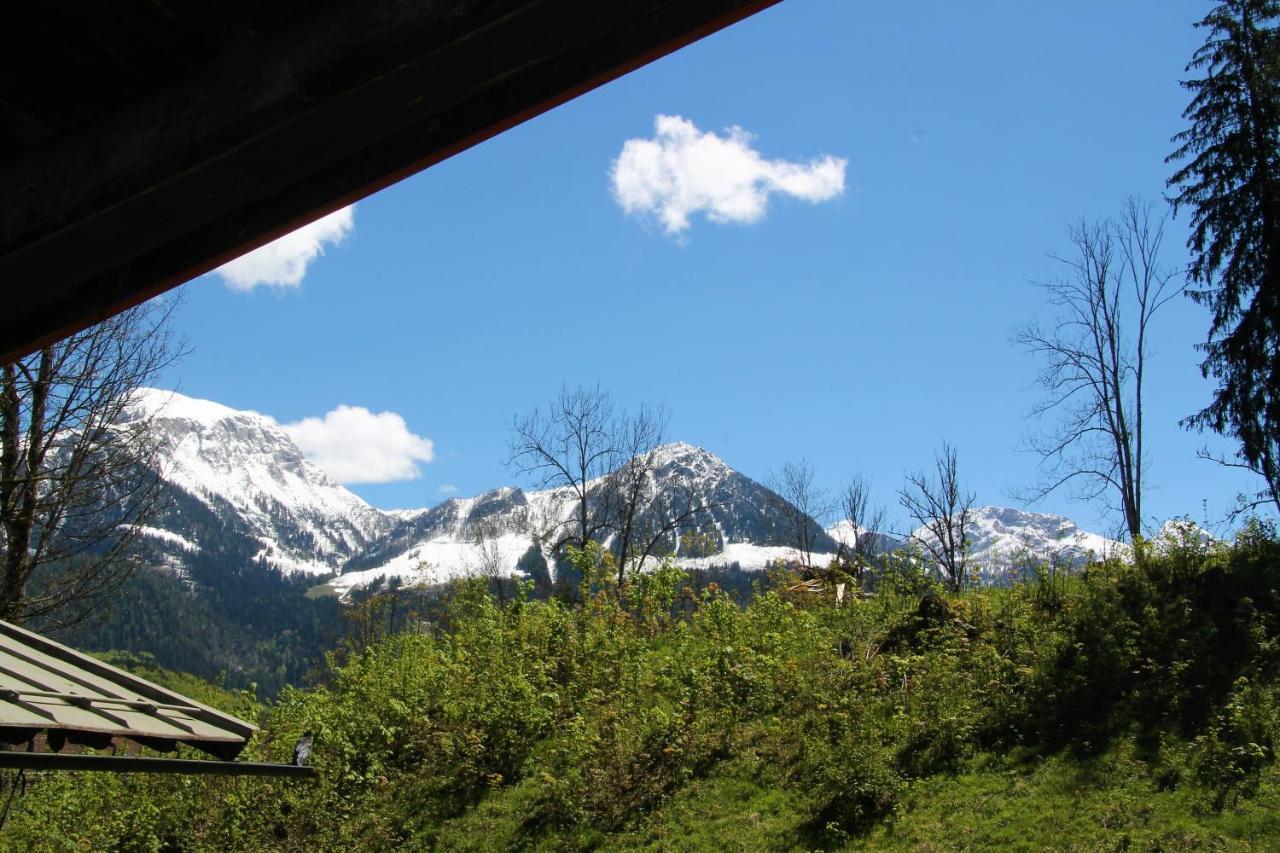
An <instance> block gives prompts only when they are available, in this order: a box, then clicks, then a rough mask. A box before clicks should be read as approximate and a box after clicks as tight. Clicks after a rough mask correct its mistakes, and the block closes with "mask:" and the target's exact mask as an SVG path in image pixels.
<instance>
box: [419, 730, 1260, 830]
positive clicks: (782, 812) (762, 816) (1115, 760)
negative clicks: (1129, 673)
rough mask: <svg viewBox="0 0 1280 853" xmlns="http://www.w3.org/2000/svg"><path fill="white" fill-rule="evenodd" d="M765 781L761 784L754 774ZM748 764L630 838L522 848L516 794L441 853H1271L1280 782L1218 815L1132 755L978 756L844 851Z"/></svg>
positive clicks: (491, 800)
mask: <svg viewBox="0 0 1280 853" xmlns="http://www.w3.org/2000/svg"><path fill="white" fill-rule="evenodd" d="M762 770H763V772H762ZM768 775H769V769H768V768H761V767H759V766H755V767H752V766H749V765H747V764H745V763H743V762H734V763H733V764H730V765H727V766H723V767H720V768H719V769H718V770H717V771H716V772H714V773H713V774H712V775H710V776H708V777H707V778H704V779H699V780H696V781H694V782H691V783H690V784H688V785H687V786H685V787H684V788H683V789H681V790H680V791H678V792H676V793H675V794H674V795H673V796H671V797H670V798H669V799H668V800H667V801H666V802H665V803H664V804H663V805H662V806H660V807H659V808H658V809H656V810H655V811H654V812H652V813H651V814H647V815H643V816H641V817H640V818H639V819H638V820H637V821H636V824H635V825H634V826H633V827H632V828H630V829H629V830H628V831H624V832H620V833H617V834H611V835H605V834H599V833H593V832H590V831H589V830H585V831H579V832H578V833H577V834H576V835H574V836H572V837H565V836H555V837H546V836H544V837H541V838H534V837H530V836H529V835H528V834H527V832H525V831H523V830H522V821H523V820H524V819H525V818H526V816H527V815H528V814H529V811H528V809H529V805H530V802H529V800H530V797H529V795H528V793H527V792H526V791H522V790H521V787H520V786H517V787H515V788H512V789H508V790H506V791H504V792H502V793H501V794H498V795H493V796H490V797H488V798H486V799H485V800H483V801H482V802H481V803H480V804H479V805H478V806H477V807H476V808H474V809H473V810H471V811H470V812H468V813H467V814H465V815H463V816H462V817H460V818H457V819H455V820H454V821H451V822H450V824H449V825H448V827H447V828H446V829H445V831H444V832H443V833H442V835H441V837H440V845H439V846H440V847H441V848H442V849H448V850H501V849H519V848H522V847H525V846H532V847H534V848H537V849H546V850H558V849H579V848H584V847H585V848H592V847H595V848H599V849H608V850H670V851H679V850H725V851H755V850H808V849H850V850H862V849H866V850H914V851H943V850H972V849H990V850H1027V851H1040V850H1116V849H1135V850H1166V851H1173V850H1276V849H1280V773H1277V771H1276V770H1275V769H1274V768H1273V769H1272V770H1271V771H1269V772H1268V773H1267V775H1266V777H1265V778H1264V781H1263V784H1262V786H1261V788H1260V789H1259V791H1258V792H1257V794H1255V795H1254V796H1253V797H1252V798H1250V799H1247V800H1242V801H1241V802H1240V803H1238V804H1237V805H1236V807H1234V808H1231V809H1228V810H1225V811H1223V812H1214V811H1213V810H1212V809H1210V808H1208V803H1209V799H1210V795H1209V794H1208V793H1207V792H1205V791H1202V790H1199V789H1197V788H1195V787H1192V786H1186V785H1184V786H1181V787H1179V788H1177V789H1175V790H1160V789H1159V788H1158V786H1157V785H1156V784H1155V783H1154V782H1153V780H1152V779H1151V777H1150V776H1149V775H1148V773H1147V768H1146V767H1145V765H1144V764H1143V762H1141V761H1140V760H1138V759H1136V758H1134V757H1133V756H1132V749H1131V745H1129V744H1121V745H1120V746H1118V747H1117V748H1115V749H1113V750H1112V751H1110V752H1109V753H1107V754H1106V755H1103V756H1090V757H1080V756H1075V755H1072V754H1070V753H1061V754H1058V755H1053V756H1048V757H1044V758H1038V757H1026V758H1023V759H1020V760H1015V759H1010V758H1005V757H996V756H992V755H982V756H979V757H977V758H975V759H974V760H973V761H971V762H969V763H968V765H967V766H966V767H964V768H963V769H961V770H959V771H958V772H956V773H950V774H939V775H935V776H931V777H928V778H926V779H923V780H920V781H918V782H916V783H915V784H914V785H913V786H912V788H911V790H910V792H909V793H908V794H907V796H906V797H905V798H904V800H903V802H902V804H901V805H900V806H899V808H898V810H897V811H896V813H895V814H894V815H892V816H891V817H889V818H888V819H886V820H884V821H882V822H880V823H879V824H877V825H876V826H875V827H873V828H872V829H871V831H870V832H868V833H866V834H863V835H858V836H853V837H850V836H848V835H844V834H842V833H840V832H839V831H838V830H835V831H831V830H827V831H824V830H823V828H820V827H814V826H812V825H811V814H812V808H813V804H812V803H810V802H808V801H806V798H805V797H804V796H803V794H801V793H798V792H796V791H794V790H789V789H786V788H782V787H780V786H777V785H775V784H772V782H771V781H770V780H769V779H768Z"/></svg>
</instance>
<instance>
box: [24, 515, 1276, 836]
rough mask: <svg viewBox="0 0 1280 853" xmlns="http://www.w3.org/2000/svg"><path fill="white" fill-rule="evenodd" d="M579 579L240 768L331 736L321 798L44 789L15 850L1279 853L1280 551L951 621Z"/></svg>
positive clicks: (1002, 602) (365, 661) (167, 782)
mask: <svg viewBox="0 0 1280 853" xmlns="http://www.w3.org/2000/svg"><path fill="white" fill-rule="evenodd" d="M576 562H577V565H578V568H579V570H580V571H581V572H582V576H583V585H582V587H581V594H580V596H579V597H578V599H577V600H576V601H573V602H565V601H562V600H559V599H554V598H553V599H551V600H546V601H537V600H532V599H530V598H529V597H528V596H527V595H518V596H516V597H515V598H514V600H510V599H509V600H508V601H507V602H506V604H505V606H500V605H499V604H498V602H497V600H496V599H495V598H493V597H492V596H491V595H490V594H489V593H488V591H487V589H486V586H485V584H484V583H483V582H482V581H473V582H462V583H458V584H456V585H455V586H454V587H452V588H451V589H450V591H449V593H448V595H447V596H446V597H445V600H444V601H443V603H441V604H440V605H439V606H438V607H436V608H434V609H433V610H432V612H431V614H430V617H429V621H423V620H415V619H408V620H403V619H402V622H401V624H403V625H409V626H412V630H401V631H398V632H396V633H394V634H387V635H385V636H381V637H379V636H377V632H376V631H364V632H361V633H360V634H359V637H360V639H359V640H358V641H351V642H348V644H347V646H346V647H344V648H343V649H342V650H340V653H335V654H334V655H331V672H330V674H329V676H328V678H327V680H326V681H325V683H324V684H323V685H321V686H316V687H313V688H310V689H306V690H297V689H292V688H286V689H285V690H284V691H283V692H282V693H281V695H280V696H279V698H278V699H277V700H276V701H275V703H274V704H273V705H271V706H270V707H269V708H267V709H266V710H265V711H264V712H263V715H262V718H261V722H262V726H263V730H262V732H261V734H260V735H259V736H258V737H257V738H256V739H255V741H254V743H253V744H252V745H251V746H250V748H249V755H250V756H251V757H253V758H257V759H266V760H273V761H288V760H289V759H290V757H291V754H292V748H293V744H294V743H295V742H296V740H297V739H298V737H299V736H300V735H301V734H302V733H303V732H304V731H308V730H309V731H312V732H314V737H315V752H314V763H315V765H316V767H317V768H318V771H319V778H318V779H316V780H314V781H312V782H298V781H271V780H262V779H224V778H198V779H192V778H174V777H146V776H141V775H137V776H110V775H97V774H85V775H82V776H72V775H52V774H50V775H45V776H43V777H40V778H39V779H37V780H36V781H35V783H34V784H31V785H30V786H29V787H28V789H27V790H26V792H25V794H22V795H20V796H19V797H18V798H17V799H16V800H15V803H14V806H13V808H12V811H11V813H10V815H9V818H8V823H7V825H6V826H5V828H4V834H3V846H4V847H5V848H7V849H26V850H75V849H107V848H116V849H128V850H134V849H137V850H156V849H167V850H183V849H242V850H244V849H247V850H254V849H286V850H317V849H324V850H334V849H348V850H356V849H375V850H379V849H445V850H467V849H474V850H502V849H549V850H560V849H593V848H595V849H742V850H759V849H815V848H819V849H844V848H855V849H856V848H861V847H868V848H876V849H883V848H894V847H898V848H903V849H913V850H946V849H959V848H971V847H992V848H1000V849H1028V850H1039V849H1046V848H1060V849H1124V848H1133V849H1161V850H1177V849H1205V848H1209V849H1215V848H1239V849H1275V848H1276V847H1277V846H1280V775H1278V774H1277V770H1276V765H1275V747H1276V744H1277V742H1278V740H1280V701H1278V700H1280V679H1278V678H1277V676H1278V674H1280V542H1278V541H1277V538H1276V535H1275V531H1274V529H1272V528H1270V527H1267V526H1263V525H1259V524H1256V523H1255V524H1253V525H1251V526H1250V527H1248V528H1246V529H1245V530H1244V532H1242V533H1241V534H1240V536H1239V537H1238V539H1237V541H1236V542H1235V543H1234V544H1232V545H1208V544H1204V543H1202V542H1200V541H1180V542H1178V541H1171V542H1165V543H1161V544H1160V545H1159V547H1155V548H1151V549H1147V550H1142V549H1140V551H1139V555H1138V559H1137V560H1136V561H1134V562H1132V563H1125V562H1119V561H1114V562H1106V563H1101V564H1095V565H1092V566H1090V567H1088V569H1087V570H1085V571H1084V572H1082V573H1079V574H1076V575H1073V576H1065V575H1060V574H1057V575H1053V574H1047V573H1046V574H1045V575H1044V576H1043V577H1041V578H1040V579H1039V580H1038V581H1032V582H1025V583H1020V584H1016V585H1014V586H1012V587H1010V588H1007V589H975V590H971V591H967V592H963V593H958V594H952V593H946V592H944V591H943V590H942V589H940V588H939V587H938V586H937V585H936V584H935V583H934V582H933V581H931V580H929V579H927V578H925V577H923V576H922V575H921V574H920V573H919V572H918V570H916V569H913V568H912V566H911V564H909V563H902V564H892V565H887V566H885V567H883V568H882V570H881V574H880V576H879V583H878V585H877V593H876V595H875V596H874V597H871V598H869V599H867V600H862V601H853V602H845V603H844V604H843V605H837V604H836V602H835V597H834V595H832V594H831V593H830V587H827V588H826V589H825V591H824V592H821V593H815V592H809V591H805V590H804V589H803V588H801V587H800V585H799V584H798V583H797V582H796V581H799V580H800V578H798V577H797V578H795V579H791V578H788V577H785V576H783V577H778V578H775V581H776V582H775V583H774V584H773V585H772V586H771V588H770V589H769V590H768V591H761V592H759V593H758V594H757V595H755V596H754V597H753V598H751V600H749V601H748V602H747V603H745V604H739V603H735V601H734V600H733V599H732V598H731V597H730V596H729V595H728V594H727V593H726V592H725V591H724V590H722V589H718V588H716V587H715V586H714V585H712V586H709V587H706V588H704V589H702V590H699V591H695V590H694V589H693V588H692V587H691V586H690V585H689V583H688V579H687V577H686V576H685V575H684V574H683V573H682V572H681V571H679V570H678V569H676V568H674V567H671V566H664V567H662V568H660V569H658V570H656V571H653V572H649V573H646V574H644V575H641V576H639V577H637V578H635V579H634V581H629V582H627V583H626V584H625V585H624V586H623V587H622V588H618V587H617V586H616V585H615V584H614V583H613V582H611V581H610V580H609V579H610V578H611V577H613V572H612V566H611V565H609V558H608V557H607V556H602V555H601V553H600V552H599V551H598V550H597V549H595V548H588V549H587V550H586V551H584V552H580V553H578V554H577V557H576ZM820 574H822V573H820ZM242 707H243V706H242Z"/></svg>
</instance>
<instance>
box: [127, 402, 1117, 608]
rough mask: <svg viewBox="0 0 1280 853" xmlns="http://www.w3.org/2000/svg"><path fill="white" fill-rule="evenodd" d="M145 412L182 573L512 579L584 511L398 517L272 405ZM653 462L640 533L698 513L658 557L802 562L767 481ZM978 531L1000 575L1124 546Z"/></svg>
mask: <svg viewBox="0 0 1280 853" xmlns="http://www.w3.org/2000/svg"><path fill="white" fill-rule="evenodd" d="M136 411H137V412H138V414H139V415H140V416H141V415H149V416H151V417H153V418H154V422H155V425H156V429H157V431H158V434H159V437H160V441H161V450H162V454H161V455H162V457H163V460H164V462H163V465H162V470H161V472H160V474H161V476H162V478H163V480H164V482H165V490H166V491H165V495H166V497H165V502H164V510H163V511H162V512H161V513H160V514H159V515H158V517H157V518H155V519H152V520H151V522H150V523H149V525H148V526H146V527H144V528H143V529H142V531H141V532H142V534H143V538H144V540H145V541H146V543H147V545H148V546H149V548H150V549H151V551H152V552H153V554H154V557H155V562H156V563H157V564H159V565H163V566H167V567H169V568H171V569H173V570H174V571H176V572H178V573H180V574H181V573H182V572H183V567H184V565H185V564H186V563H188V562H190V560H191V559H193V555H196V554H201V553H204V552H207V551H208V549H210V548H212V549H214V550H215V551H217V552H219V553H224V552H225V553H226V555H227V558H228V559H230V558H231V556H232V555H235V559H240V560H243V559H244V558H245V557H246V556H248V558H249V559H251V560H253V561H255V562H258V563H262V564H265V565H269V566H274V567H276V568H279V569H280V570H282V571H284V572H285V573H286V574H297V573H305V574H310V575H317V576H335V577H332V578H331V579H330V580H329V581H328V583H329V585H330V587H331V588H332V589H333V590H335V591H336V592H338V593H346V592H348V591H349V590H351V589H353V588H355V587H358V586H362V585H365V584H368V583H371V582H373V581H374V580H376V579H378V578H387V579H390V578H399V579H401V580H402V581H405V582H410V583H439V582H442V581H445V580H448V579H449V578H452V577H457V576H460V575H466V574H473V573H478V572H482V571H486V570H487V571H496V572H498V573H501V574H509V573H511V572H513V571H516V568H517V565H518V564H522V561H523V564H528V563H529V561H533V562H534V563H542V564H544V565H546V566H547V570H548V571H549V572H550V573H551V574H552V575H554V573H555V559H554V558H555V554H554V553H553V551H552V547H551V546H552V545H553V544H554V543H555V541H557V536H558V533H559V532H560V531H561V530H562V529H563V525H564V523H565V521H566V519H568V518H569V517H570V516H571V515H572V512H573V509H574V502H573V496H572V494H571V493H570V492H569V491H568V490H566V489H549V490H543V491H527V492H526V491H524V490H522V489H520V488H516V487H510V486H508V487H503V488H499V489H494V490H492V491H489V492H485V493H484V494H481V495H477V496H475V497H471V498H453V499H450V500H447V501H444V502H443V503H441V504H439V505H437V506H434V507H430V508H424V509H419V510H400V511H396V512H383V511H381V510H378V509H375V508H373V507H371V506H369V505H368V504H367V503H365V502H364V501H363V500H361V499H360V498H359V497H358V496H357V495H355V494H353V493H352V492H351V491H349V490H347V489H346V488H344V487H342V486H341V485H339V484H338V483H336V482H334V481H333V480H332V479H331V478H330V477H329V476H328V475H326V474H325V473H324V472H323V471H322V470H320V469H319V468H318V467H317V466H316V465H314V464H313V463H312V462H310V461H309V460H307V459H306V458H305V457H304V456H303V455H302V453H301V452H300V451H299V450H298V448H297V446H296V445H295V444H294V443H293V441H292V440H291V439H290V438H289V436H288V435H287V434H286V433H285V432H284V430H282V429H281V428H280V426H279V425H278V424H277V423H276V422H275V421H274V420H272V419H271V418H269V417H267V416H265V415H260V414H257V413H255V412H245V411H237V410H234V409H230V408H228V407H226V406H222V405H220V404H217V403H212V402H208V401H204V400H195V399H192V398H190V397H185V396H183V395H181V394H176V393H172V392H164V391H155V390H144V391H141V392H139V393H138V395H137V409H136ZM651 463H652V464H651V465H650V466H649V467H648V470H647V471H646V473H645V477H644V479H643V481H642V482H641V483H640V489H639V495H640V497H639V501H638V506H639V513H638V517H637V526H638V528H639V529H643V530H648V531H654V532H658V531H662V530H663V528H664V527H671V525H670V524H669V523H668V522H669V519H670V518H671V517H673V514H680V513H688V518H687V519H686V520H685V521H684V522H683V523H682V524H680V525H679V526H678V528H675V529H669V530H666V531H665V532H662V533H661V535H656V533H655V537H654V538H655V543H656V544H655V548H654V553H655V554H671V555H673V556H674V557H675V558H676V559H677V560H678V561H680V562H681V563H683V564H684V565H686V566H689V567H709V566H714V565H729V566H731V565H736V566H738V567H739V568H742V569H744V570H754V569H760V568H763V567H764V566H765V565H767V564H768V563H769V562H771V561H773V560H778V559H784V560H789V559H795V558H796V556H797V554H796V552H795V550H794V549H793V548H792V547H791V542H792V533H791V530H792V526H791V525H790V523H789V522H788V518H787V512H786V510H787V506H786V505H785V504H784V503H783V502H782V501H781V499H780V498H779V497H778V496H777V495H776V494H775V493H773V492H772V491H771V490H769V489H768V488H766V487H765V486H763V485H761V484H760V483H757V482H756V481H754V480H752V479H751V478H750V477H747V476H745V475H743V474H742V473H740V472H738V471H735V470H734V469H732V468H731V467H729V466H728V465H727V464H726V463H725V462H724V461H723V460H721V459H720V458H719V457H717V456H715V455H714V454H712V453H710V452H708V451H706V450H704V449H702V448H699V447H695V446H693V445H689V444H685V443H681V442H677V443H673V444H668V445H664V446H662V447H660V448H658V449H657V451H656V452H655V453H654V456H653V458H652V460H651ZM588 491H589V495H590V496H591V498H590V499H591V500H592V501H593V502H597V503H598V502H600V501H604V500H607V499H608V497H607V496H608V491H607V483H606V482H605V480H604V479H603V478H602V479H601V480H598V481H594V482H593V483H591V484H590V488H589V490H588ZM691 510H694V511H692V512H691ZM811 524H812V531H811V536H812V540H813V550H814V555H813V560H814V562H815V563H823V562H826V561H827V560H829V559H830V558H831V557H832V556H833V555H834V554H835V553H836V551H837V549H838V546H839V543H841V542H845V543H847V542H848V541H849V539H850V530H849V529H848V525H847V523H843V524H837V525H835V526H833V527H832V528H830V529H828V530H825V531H824V530H823V529H822V528H820V527H819V526H818V524H817V522H816V521H812V520H811ZM970 536H971V538H972V541H973V548H972V552H971V556H972V559H973V562H974V564H975V565H977V566H978V567H979V570H980V572H981V574H982V577H983V578H984V579H986V580H989V581H998V580H1000V579H1001V578H1003V577H1005V576H1007V575H1008V573H1009V572H1010V571H1013V570H1015V569H1016V567H1018V566H1020V565H1022V564H1025V563H1026V562H1027V561H1028V559H1029V558H1030V559H1049V558H1051V557H1052V558H1054V559H1057V560H1059V561H1061V562H1063V563H1066V564H1075V563H1079V562H1081V561H1082V560H1083V559H1085V558H1086V556H1087V555H1089V554H1091V553H1092V554H1094V555H1102V554H1105V553H1109V552H1110V551H1112V550H1114V548H1115V547H1116V543H1113V542H1111V541H1110V540H1108V539H1106V538H1104V537H1102V536H1099V535H1098V534H1094V533H1089V532H1087V531H1082V530H1081V529H1080V528H1079V527H1078V526H1076V525H1075V523H1074V522H1072V521H1070V520H1069V519H1066V518H1062V517H1060V516H1055V515H1048V514H1044V513H1032V512H1025V511H1022V510H1016V509H1009V508H1003V507H983V508H980V509H978V510H977V511H976V512H975V514H974V519H973V522H972V525H971V529H970ZM879 541H880V543H881V546H882V547H883V548H885V549H892V548H895V547H898V546H900V545H901V544H902V543H903V541H904V538H902V537H894V536H892V535H890V534H882V535H881V536H880V537H879ZM605 544H606V545H609V544H611V543H610V541H609V540H608V539H606V542H605ZM204 556H205V559H206V560H208V559H210V558H211V557H212V556H213V555H211V554H209V553H205V554H204Z"/></svg>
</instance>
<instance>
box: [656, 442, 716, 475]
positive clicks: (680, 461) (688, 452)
mask: <svg viewBox="0 0 1280 853" xmlns="http://www.w3.org/2000/svg"><path fill="white" fill-rule="evenodd" d="M668 465H684V466H687V467H689V468H692V469H694V470H695V471H708V470H712V469H718V470H722V471H723V472H731V471H732V470H733V469H732V468H730V467H729V466H728V465H727V464H725V461H724V460H723V459H721V458H720V457H719V456H716V455H715V454H714V453H712V452H711V451H710V450H707V449H706V448H704V447H698V446H697V445H696V444H689V443H688V442H685V441H672V442H669V443H667V444H661V445H658V446H657V447H655V448H654V450H653V467H654V468H655V469H657V468H665V467H667V466H668Z"/></svg>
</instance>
